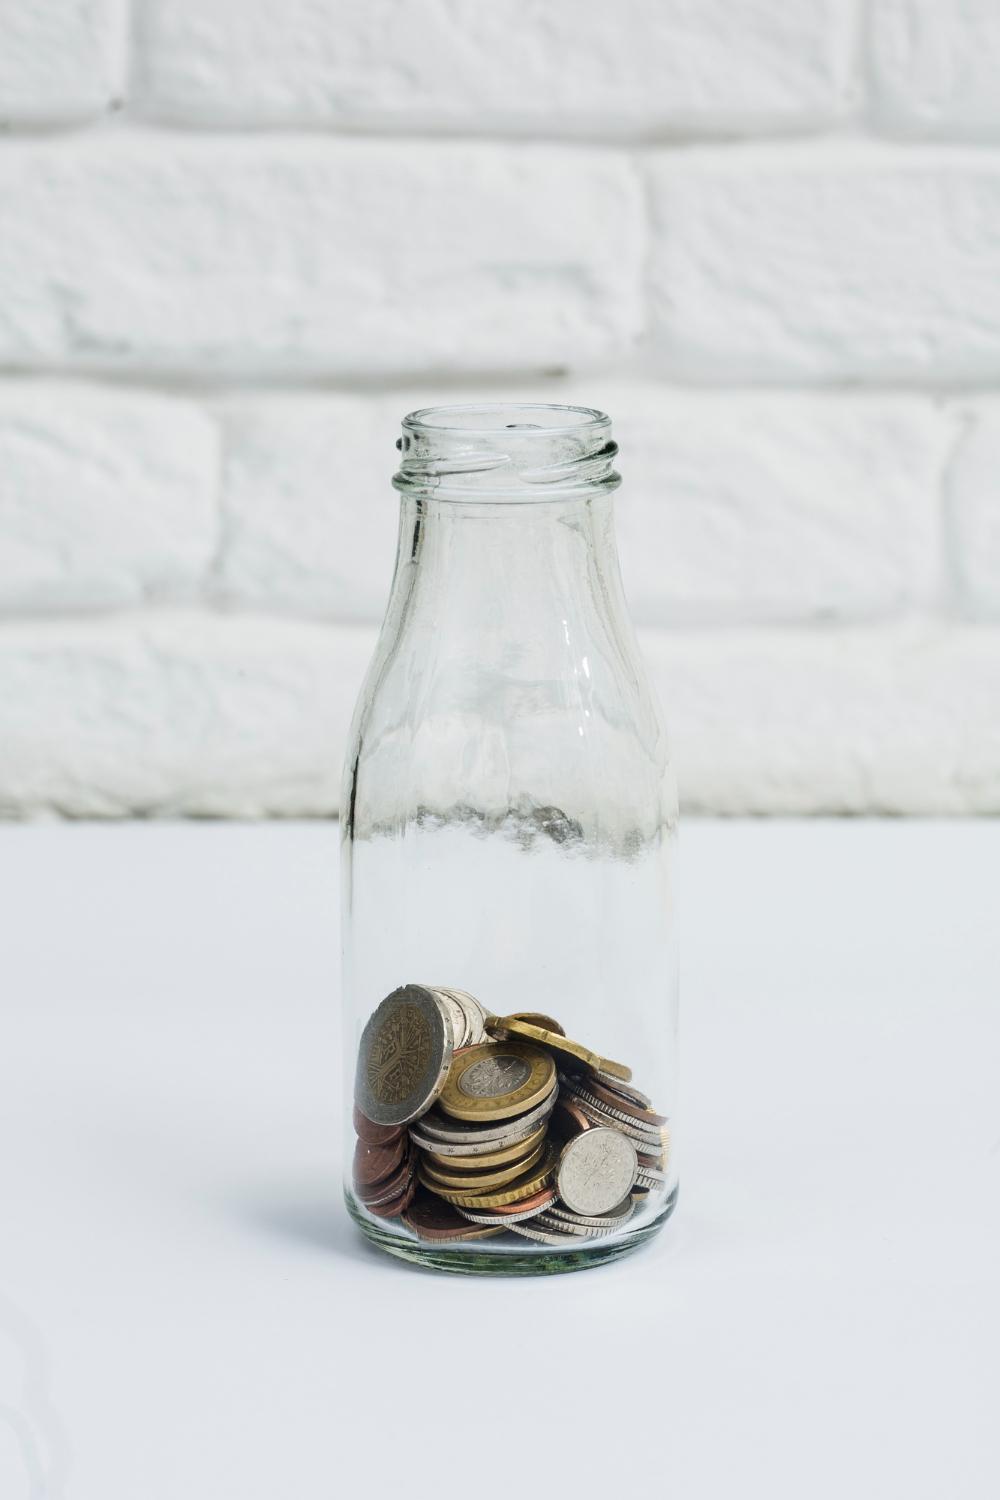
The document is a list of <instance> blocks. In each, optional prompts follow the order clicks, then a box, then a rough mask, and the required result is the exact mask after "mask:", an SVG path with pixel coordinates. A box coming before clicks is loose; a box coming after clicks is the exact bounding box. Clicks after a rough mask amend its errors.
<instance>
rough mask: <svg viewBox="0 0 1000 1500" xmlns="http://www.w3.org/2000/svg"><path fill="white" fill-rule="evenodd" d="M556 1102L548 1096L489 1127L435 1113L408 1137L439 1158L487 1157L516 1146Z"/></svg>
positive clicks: (552, 1096)
mask: <svg viewBox="0 0 1000 1500" xmlns="http://www.w3.org/2000/svg"><path fill="white" fill-rule="evenodd" d="M555 1102H556V1092H555V1091H554V1092H553V1093H551V1094H550V1095H549V1096H548V1098H547V1099H543V1100H542V1102H541V1104H536V1105H535V1107H534V1109H529V1110H527V1111H526V1112H525V1113H524V1114H523V1115H515V1116H514V1117H513V1119H510V1120H497V1121H495V1122H494V1123H493V1124H491V1125H470V1124H469V1123H468V1122H467V1121H462V1120H454V1121H452V1120H449V1119H448V1117H447V1116H446V1115H442V1114H439V1113H437V1112H436V1111H435V1112H434V1113H433V1114H431V1115H425V1116H424V1117H423V1119H422V1120H421V1121H420V1123H419V1125H417V1126H415V1127H412V1126H411V1128H410V1135H411V1136H412V1138H413V1139H414V1140H415V1141H416V1143H417V1145H418V1146H423V1148H424V1150H425V1151H436V1152H438V1154H439V1155H440V1156H488V1155H489V1154H490V1153H491V1152H493V1151H500V1150H501V1149H502V1148H503V1147H504V1146H515V1145H516V1144H517V1142H518V1141H523V1140H524V1138H525V1136H529V1135H531V1134H532V1132H533V1131H535V1130H537V1129H538V1127H539V1125H541V1123H542V1121H543V1120H546V1119H548V1117H549V1115H550V1114H551V1113H552V1110H553V1108H554V1106H555Z"/></svg>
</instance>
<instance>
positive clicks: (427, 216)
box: [0, 134, 642, 379]
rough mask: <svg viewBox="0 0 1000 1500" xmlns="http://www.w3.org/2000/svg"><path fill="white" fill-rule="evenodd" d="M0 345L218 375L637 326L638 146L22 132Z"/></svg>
mask: <svg viewBox="0 0 1000 1500" xmlns="http://www.w3.org/2000/svg"><path fill="white" fill-rule="evenodd" d="M0 200H14V201H16V202H17V204H18V212H17V214H16V215H15V216H13V218H12V220H11V222H10V223H9V225H8V226H7V227H6V228H5V232H4V234H3V236H2V238H0V284H2V285H3V286H4V288H5V293H6V294H5V299H4V302H3V304H2V305H0V360H2V361H6V362H8V363H11V364H17V365H28V366H32V365H34V366H52V365H56V366H60V365H70V366H82V367H87V368H99V369H112V370H116V369H135V368H143V369H149V368H152V369H156V370H166V371H171V372H178V371H179V372H189V373H192V374H195V375H197V376H198V377H199V378H200V379H208V378H211V377H213V376H219V375H222V374H228V375H237V376H240V377H244V376H247V375H254V374H256V375H260V374H267V373H278V374H287V373H300V374H301V373H306V374H313V375H315V374H322V373H329V374H341V375H343V374H347V375H350V376H352V377H357V376H372V375H378V374H385V373H391V372H393V371H397V370H421V371H423V370H435V369H438V370H443V369H453V370H456V371H466V370H469V369H473V370H475V369H486V368H496V369H500V370H505V369H506V370H511V369H516V370H524V369H528V368H531V367H532V366H537V367H539V368H545V367H548V366H550V365H552V364H560V363H564V362H566V361H577V362H583V363H587V362H590V361H594V360H596V359H599V358H601V357H604V356H609V355H612V354H615V353H620V352H622V351H624V350H625V349H626V348H627V347H628V346H629V345H630V343H631V341H632V340H633V338H634V336H635V334H636V333H637V330H638V326H639V317H640V309H639V257H640V253H641V244H642V229H641V201H640V192H639V184H638V182H637V180H636V179H635V177H634V175H633V173H632V171H631V168H630V166H629V163H628V162H627V160H625V159H624V158H623V157H620V156H618V155H614V154H609V153H605V152H602V151H599V150H594V151H590V150H586V151H584V150H575V149H565V148H564V149H560V148H556V147H541V148H538V149H536V150H530V149H526V148H523V147H520V146H511V145H505V146H500V145H487V144H478V145H452V144H438V145H436V146H435V147H434V149H433V150H429V149H427V148H426V147H425V146H423V145H420V144H405V145H404V144H400V143H393V144H387V143H381V142H364V141H357V140H354V141H343V142H336V143H331V142H326V141H323V140H321V139H316V138H310V139H299V138H281V139H274V140H269V141H267V142H266V143H261V142H253V141H241V142H231V141H226V140H211V141H178V140H177V139H172V138H169V137H166V136H148V137H147V136H143V135H139V134H135V135H131V136H127V135H126V136H117V137H114V138H111V137H101V136H99V135H95V136H91V137H89V138H86V139H81V140H79V141H76V142H72V143H66V142H64V141H62V140H58V141H46V142H32V143H22V144H11V145H9V146H8V147H7V148H6V149H5V150H4V151H3V152H2V153H0Z"/></svg>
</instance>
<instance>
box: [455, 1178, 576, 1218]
mask: <svg viewBox="0 0 1000 1500" xmlns="http://www.w3.org/2000/svg"><path fill="white" fill-rule="evenodd" d="M555 1201H556V1190H555V1188H554V1187H552V1186H551V1184H547V1185H546V1186H545V1187H543V1188H539V1190H538V1192H537V1193H531V1194H530V1195H529V1196H528V1197H527V1198H518V1199H517V1200H516V1201H515V1202H514V1203H501V1204H500V1205H498V1207H496V1208H483V1207H481V1206H479V1207H477V1208H475V1209H473V1208H471V1207H469V1206H468V1205H463V1206H460V1207H459V1210H458V1211H459V1213H462V1214H465V1215H466V1216H467V1217H473V1218H475V1219H476V1221H477V1222H478V1223H486V1222H487V1221H488V1222H490V1223H492V1222H493V1221H494V1220H496V1221H497V1222H499V1221H500V1220H501V1219H506V1220H510V1221H511V1222H513V1221H514V1220H515V1219H526V1218H528V1217H530V1216H531V1215H532V1214H538V1213H541V1212H542V1209H544V1208H548V1206H549V1204H550V1203H554V1202H555Z"/></svg>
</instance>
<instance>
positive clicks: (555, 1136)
mask: <svg viewBox="0 0 1000 1500" xmlns="http://www.w3.org/2000/svg"><path fill="white" fill-rule="evenodd" d="M631 1077H632V1074H631V1070H630V1069H629V1068H628V1067H626V1066H625V1065H624V1064H623V1063H617V1062H613V1061H611V1060H610V1059H608V1058H604V1057H601V1056H600V1055H599V1054H598V1053H595V1052H591V1051H590V1050H589V1049H588V1048H586V1047H582V1046H581V1045H580V1044H579V1043H577V1042H574V1041H571V1040H570V1039H569V1038H568V1037H567V1036H566V1034H565V1032H564V1031H563V1028H562V1026H561V1025H560V1024H559V1022H558V1021H555V1020H554V1019H553V1018H552V1017H551V1016H546V1015H542V1014H540V1013H537V1012H527V1011H521V1012H514V1013H512V1014H510V1015H507V1016H503V1017H497V1016H495V1015H493V1014H492V1013H491V1012H489V1011H488V1010H486V1008H485V1007H484V1006H482V1005H481V1004H480V1003H479V1001H478V1000H476V999H475V998H474V996H472V995H469V994H468V993H467V992H465V991H463V990H455V989H451V988H446V987H444V986H428V985H404V986H403V987H402V988H401V989H398V990H394V991H393V993H392V994H391V995H389V996H387V997H386V999H385V1000H383V1001H382V1004H381V1005H380V1006H379V1007H378V1008H377V1010H376V1011H375V1012H374V1014H373V1015H372V1017H371V1018H370V1020H369V1022H368V1024H367V1026H366V1027H365V1030H364V1033H363V1035H362V1038H361V1045H360V1048H359V1054H358V1068H357V1076H356V1088H355V1098H356V1106H355V1129H356V1130H357V1132H358V1136H359V1140H358V1145H357V1148H356V1153H355V1169H354V1181H355V1190H356V1192H357V1196H358V1199H359V1200H360V1202H362V1203H363V1204H364V1206H365V1207H366V1208H368V1209H369V1211H370V1212H372V1213H375V1214H378V1215H381V1216H382V1217H396V1216H402V1219H403V1222H404V1223H405V1224H406V1225H407V1227H408V1228H409V1229H410V1230H412V1232H413V1233H414V1234H415V1235H417V1236H418V1237H419V1238H421V1239H426V1240H431V1241H437V1242H447V1241H463V1240H470V1239H477V1238H487V1237H489V1236H492V1235H497V1234H501V1233H503V1232H505V1231H508V1230H509V1231H511V1232H513V1233H515V1234H519V1235H522V1236H524V1237H526V1238H528V1239H533V1240H537V1241H541V1242H543V1243H546V1244H562V1245H567V1246H572V1247H574V1248H575V1247H576V1245H578V1244H579V1243H581V1242H582V1241H584V1240H588V1239H595V1238H601V1237H602V1236H604V1235H609V1234H614V1233H615V1232H616V1231H618V1230H619V1229H621V1228H622V1227H623V1225H624V1224H625V1223H626V1222H627V1220H628V1219H629V1217H630V1216H631V1214H632V1213H633V1211H634V1210H635V1207H636V1204H637V1203H638V1202H640V1201H641V1200H642V1198H644V1197H645V1196H646V1194H647V1193H649V1192H652V1191H654V1190H655V1189H658V1188H663V1187H664V1186H665V1184H666V1156H667V1149H668V1141H669V1136H668V1133H667V1128H666V1123H667V1122H666V1118H665V1117H664V1116H662V1115H658V1114H656V1113H655V1112H654V1111H653V1108H652V1104H651V1102H650V1100H649V1099H647V1097H646V1096H645V1095H644V1094H643V1093H641V1091H640V1090H638V1089H636V1088H635V1087H634V1086H633V1084H632V1083H631ZM418 1184H419V1186H418Z"/></svg>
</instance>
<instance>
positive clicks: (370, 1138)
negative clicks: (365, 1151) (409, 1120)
mask: <svg viewBox="0 0 1000 1500" xmlns="http://www.w3.org/2000/svg"><path fill="white" fill-rule="evenodd" d="M404 1129H405V1127H404V1126H402V1125H376V1124H375V1121H374V1120H369V1118H368V1116H367V1115H363V1114H362V1113H361V1111H360V1109H359V1108H358V1106H357V1105H355V1106H354V1131H355V1134H356V1135H357V1136H358V1137H359V1138H360V1139H361V1140H363V1141H364V1143H365V1145H366V1146H388V1145H391V1143H392V1142H393V1141H398V1140H399V1138H400V1136H401V1135H402V1134H403V1132H404Z"/></svg>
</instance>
